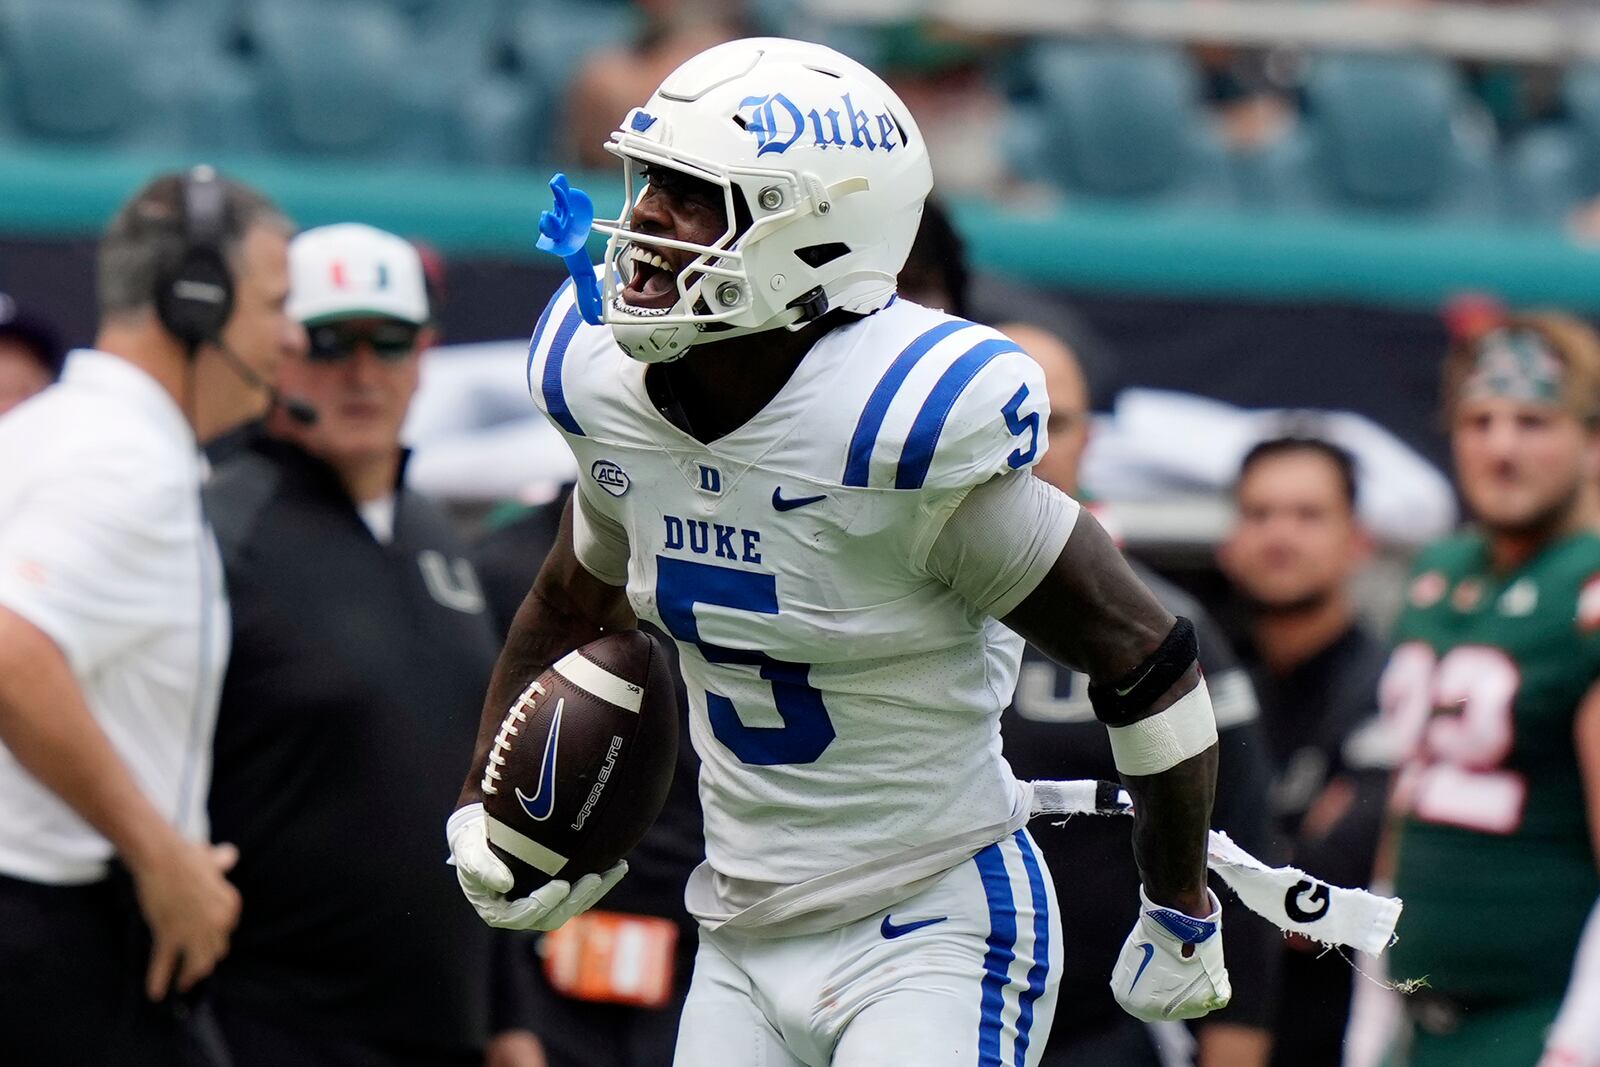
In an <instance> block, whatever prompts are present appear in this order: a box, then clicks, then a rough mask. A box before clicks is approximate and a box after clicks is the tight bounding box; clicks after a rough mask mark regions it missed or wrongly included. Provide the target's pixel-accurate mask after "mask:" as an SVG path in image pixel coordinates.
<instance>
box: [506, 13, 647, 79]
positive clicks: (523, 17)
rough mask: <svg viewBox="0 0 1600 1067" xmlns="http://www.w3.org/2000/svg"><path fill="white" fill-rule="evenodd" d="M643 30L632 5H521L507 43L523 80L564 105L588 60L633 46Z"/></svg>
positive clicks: (513, 61)
mask: <svg viewBox="0 0 1600 1067" xmlns="http://www.w3.org/2000/svg"><path fill="white" fill-rule="evenodd" d="M643 25H644V23H643V19H642V18H641V16H640V14H639V12H638V11H637V10H636V9H634V8H633V7H632V6H631V5H628V4H612V3H594V2H584V0H517V2H516V3H515V5H514V7H513V14H512V18H511V22H510V25H509V30H508V38H507V44H508V46H509V50H510V58H511V61H512V65H513V67H514V69H515V70H516V71H517V72H518V73H519V75H520V76H521V77H522V78H523V80H525V81H528V82H530V83H532V84H534V85H536V86H538V87H539V88H540V89H542V90H543V92H544V95H545V97H546V98H547V99H549V100H551V101H559V100H560V99H561V96H562V93H563V91H564V90H565V88H566V86H567V85H568V84H569V83H570V82H571V80H572V77H573V75H574V74H576V73H577V71H578V68H579V67H580V66H582V64H583V60H584V57H586V56H587V55H588V54H589V53H590V52H593V51H595V50H597V49H601V48H610V47H616V46H619V45H625V44H627V43H629V42H630V41H632V40H633V39H634V37H635V36H636V35H637V34H638V33H639V31H640V30H641V29H642V28H643ZM642 102H643V101H641V103H642Z"/></svg>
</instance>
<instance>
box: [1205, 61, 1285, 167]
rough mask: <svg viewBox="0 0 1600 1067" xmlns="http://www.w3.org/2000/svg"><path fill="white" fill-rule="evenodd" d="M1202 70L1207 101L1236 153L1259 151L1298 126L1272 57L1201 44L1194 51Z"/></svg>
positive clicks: (1277, 64)
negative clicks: (1239, 151)
mask: <svg viewBox="0 0 1600 1067" xmlns="http://www.w3.org/2000/svg"><path fill="white" fill-rule="evenodd" d="M1190 52H1191V54H1192V55H1193V56H1194V58H1195V62H1196V63H1197V64H1198V65H1199V67H1200V72H1201V75H1202V78H1203V82H1202V84H1203V87H1204V88H1203V96H1204V98H1205V100H1206V102H1207V103H1208V104H1209V105H1210V107H1211V110H1212V113H1213V114H1214V115H1216V117H1217V120H1218V123H1219V125H1220V127H1221V131H1222V136H1223V139H1224V140H1225V141H1226V142H1227V143H1228V145H1229V146H1230V147H1232V148H1236V149H1241V150H1244V151H1253V150H1255V149H1259V148H1262V147H1264V146H1266V145H1267V144H1270V143H1271V142H1273V141H1275V140H1277V139H1278V138H1280V137H1282V136H1284V135H1285V134H1287V133H1288V132H1289V130H1290V129H1291V128H1293V126H1294V124H1295V117H1296V116H1295V101H1294V100H1293V97H1292V94H1291V93H1290V92H1289V91H1287V88H1286V87H1285V86H1283V85H1280V84H1278V81H1277V79H1276V78H1275V77H1274V76H1273V74H1274V71H1275V68H1276V67H1277V66H1281V65H1282V64H1281V63H1274V59H1275V57H1274V56H1273V54H1272V53H1270V52H1264V51H1259V50H1250V49H1242V48H1232V47H1229V46H1227V45H1218V44H1198V45H1195V46H1194V47H1193V48H1191V49H1190Z"/></svg>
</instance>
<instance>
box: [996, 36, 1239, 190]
mask: <svg viewBox="0 0 1600 1067" xmlns="http://www.w3.org/2000/svg"><path fill="white" fill-rule="evenodd" d="M1033 74H1034V78H1035V80H1036V82H1037V88H1038V92H1039V97H1040V100H1039V103H1038V104H1037V105H1036V106H1035V107H1034V108H1031V109H1029V110H1028V111H1025V112H1024V113H1023V115H1022V116H1020V117H1019V118H1020V120H1019V122H1018V123H1017V127H1018V128H1019V129H1021V130H1024V131H1027V132H1026V133H1025V134H1024V137H1031V138H1032V140H1033V144H1032V145H1028V146H1026V147H1025V148H1024V151H1028V152H1030V153H1031V155H1032V156H1033V161H1034V162H1035V163H1036V165H1037V166H1038V167H1039V171H1038V173H1042V174H1047V175H1050V176H1051V177H1052V178H1053V179H1054V180H1056V181H1058V182H1060V183H1061V184H1062V185H1063V186H1065V187H1066V189H1067V190H1068V191H1069V192H1071V193H1077V194H1082V195H1085V196H1095V197H1105V198H1109V199H1121V200H1145V201H1159V202H1162V203H1166V204H1172V203H1181V204H1190V205H1204V206H1210V207H1220V206H1223V205H1227V204H1231V203H1232V202H1233V201H1234V199H1235V197H1234V191H1233V186H1232V183H1231V181H1230V179H1229V175H1228V165H1227V160H1226V157H1225V154H1224V150H1223V146H1222V142H1221V140H1220V139H1219V138H1218V137H1217V136H1216V134H1215V133H1214V132H1213V131H1212V129H1211V125H1210V121H1209V119H1208V117H1207V116H1206V114H1205V112H1204V110H1203V109H1202V107H1201V105H1200V91H1199V78H1198V75H1197V74H1196V72H1195V70H1194V68H1193V66H1192V64H1190V63H1189V62H1188V60H1187V58H1186V57H1184V56H1183V55H1182V54H1181V53H1179V52H1175V51H1173V50H1171V49H1166V48H1159V47H1149V46H1141V45H1079V44H1068V45H1053V46H1047V47H1042V48H1040V49H1038V50H1037V52H1036V53H1035V56H1034V65H1033Z"/></svg>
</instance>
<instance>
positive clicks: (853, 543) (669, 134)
mask: <svg viewBox="0 0 1600 1067" xmlns="http://www.w3.org/2000/svg"><path fill="white" fill-rule="evenodd" d="M609 148H610V150H611V151H612V152H613V153H614V154H616V155H617V156H618V157H620V158H621V160H622V162H623V164H624V168H625V175H626V177H627V182H628V194H629V195H628V203H629V205H630V206H629V208H628V209H627V210H626V211H625V213H624V217H623V218H622V219H620V220H618V221H617V222H616V223H602V224H600V225H598V226H597V227H596V228H597V229H599V230H600V231H601V232H603V233H605V234H607V235H608V237H609V243H608V248H607V254H606V258H605V262H604V263H603V264H602V266H601V268H600V271H599V274H600V278H601V280H602V282H603V286H601V287H599V288H598V289H597V288H595V287H594V281H595V275H594V273H593V272H592V271H589V270H587V269H584V267H586V264H584V267H576V266H575V270H574V281H573V282H572V283H570V284H568V285H567V286H565V287H563V289H562V290H561V291H560V292H558V293H557V295H556V296H555V298H554V299H553V300H552V301H551V302H550V304H549V306H548V307H547V308H546V309H545V312H544V314H543V316H541V318H540V320H539V323H538V325H537V327H536V328H535V332H534V337H533V342H532V345H531V348H530V355H529V365H528V381H529V386H530V389H531V392H532V394H533V397H534V400H535V401H536V402H537V403H538V405H539V406H540V407H541V408H542V409H543V410H544V411H545V413H546V414H547V415H548V417H549V418H550V420H551V421H552V422H553V423H554V424H555V425H556V426H557V427H558V428H560V430H561V431H562V432H563V434H565V436H566V439H567V441H568V443H569V444H570V445H571V446H572V449H573V451H574V452H575V453H576V455H577V457H578V460H579V467H580V470H581V472H582V473H581V476H580V479H579V484H578V486H577V489H576V491H575V492H574V494H573V502H572V504H571V506H570V508H569V511H568V514H567V516H566V517H565V519H564V521H563V524H562V528H561V533H560V537H559V540H558V542H557V544H556V546H555V549H554V551H553V552H552V553H551V555H550V558H549V560H548V561H547V562H546V563H545V565H544V567H543V569H542V570H541V571H540V573H539V576H538V577H537V579H536V580H535V582H534V585H533V587H532V589H531V590H530V592H529V594H528V597H527V599H526V600H525V602H524V603H523V605H522V608H521V609H520V611H519V613H518V615H517V618H516V620H515V622H514V625H513V628H512V632H511V633H510V635H509V637H508V639H507V642H506V647H505V649H504V651H503V653H502V655H501V659H500V662H499V665H498V667H497V670H496V675H495V679H494V681H493V683H492V685H491V688H490V692H489V694H488V698H487V701H486V705H485V709H484V719H483V723H484V727H483V733H482V735H481V738H480V742H481V743H480V745H479V751H478V753H477V757H476V763H475V766H474V767H473V768H472V770H471V772H470V773H469V774H468V776H467V785H466V787H465V789H464V791H463V794H462V797H461V806H460V808H459V810H458V811H457V812H456V813H455V814H454V815H453V816H452V817H451V820H450V825H449V827H448V835H449V839H450V844H451V853H452V856H453V858H454V862H455V864H456V868H457V872H458V877H459V879H460V881H461V884H462V887H463V889H464V891H465V892H466V894H467V896H468V897H469V899H471V900H472V902H473V903H474V905H475V906H476V907H477V909H478V911H479V913H480V914H481V915H483V916H484V918H485V919H486V920H488V921H489V922H491V923H494V924H497V925H506V926H521V927H534V928H542V929H548V928H552V927H554V926H556V925H559V924H560V923H561V922H563V921H564V920H565V919H566V918H567V917H568V916H570V915H572V914H575V913H576V912H578V911H581V910H583V909H585V908H587V907H589V906H591V905H592V904H593V903H594V902H595V901H596V900H597V899H599V897H600V895H601V894H603V893H604V892H605V891H606V890H607V888H609V886H610V885H612V884H614V882H615V881H616V880H617V879H618V878H620V877H621V876H622V874H623V873H624V872H625V870H626V868H625V866H624V865H622V864H618V865H617V866H616V867H615V868H613V869H612V870H611V871H609V872H607V873H605V874H604V875H598V874H591V875H586V876H584V877H583V878H581V879H578V880H577V881H575V882H571V883H569V882H568V881H567V880H564V879H557V880H555V881H552V882H550V883H549V884H548V885H546V886H544V887H542V888H541V889H539V890H537V891H535V892H534V893H533V894H532V895H531V896H529V897H526V898H524V899H520V900H507V899H505V897H504V896H503V895H502V894H504V893H505V892H506V891H507V890H509V889H510V887H511V884H512V879H511V874H510V872H509V870H507V868H506V867H505V865H504V864H502V863H501V862H500V861H499V860H497V859H496V858H495V857H494V856H493V854H492V853H491V852H490V851H489V849H488V847H487V843H486V819H485V816H484V814H483V811H482V808H481V805H480V803H479V801H480V800H481V794H480V793H479V791H478V783H479V778H480V775H481V773H482V771H483V768H484V764H485V760H486V757H487V753H488V750H489V746H490V744H491V743H492V739H493V736H494V733H495V731H496V729H497V726H498V724H499V721H500V719H501V717H502V715H503V714H504V711H505V709H506V707H507V706H509V704H510V703H511V701H512V699H513V698H514V697H515V696H516V694H517V693H518V692H520V691H521V690H522V688H523V687H524V686H526V685H527V684H528V682H529V681H530V680H532V679H533V678H535V677H536V676H537V675H538V674H539V673H540V672H542V671H543V670H544V669H545V668H546V667H548V666H549V665H550V664H551V663H552V662H553V661H554V660H555V659H557V658H559V657H560V656H561V655H563V654H564V653H566V652H567V651H568V650H570V649H573V648H575V647H577V646H579V645H581V644H583V643H585V642H587V641H590V640H592V639H593V638H595V637H596V636H598V635H600V634H601V633H603V632H606V631H609V630H612V629H615V628H619V627H629V626H632V625H634V623H635V620H636V619H638V618H644V619H649V620H651V621H652V622H656V623H658V624H659V625H660V626H661V627H662V628H663V629H664V630H666V631H667V632H669V633H670V634H672V636H673V637H674V638H675V639H676V641H677V643H678V646H679V648H680V650H681V652H682V667H683V674H684V678H685V680H686V682H687V683H688V688H689V693H690V700H691V705H692V716H691V723H692V730H691V735H692V740H693V743H694V746H695V749H696V750H697V752H698V753H699V754H700V756H701V759H702V769H701V777H700V795H701V800H702V805H703V807H704V809H705V831H706V853H707V858H706V862H705V863H704V864H703V865H702V866H701V867H700V868H699V869H698V870H697V871H696V872H695V874H694V875H693V877H692V878H691V880H690V883H689V886H688V890H687V902H688V905H689V910H690V911H691V912H692V913H693V914H694V915H695V917H696V919H697V920H698V921H699V923H700V926H701V931H702V933H701V941H700V948H699V953H698V956H697V958H696V963H695V970H694V977H693V982H692V986H691V990H690V993H689V998H688V1003H687V1005H686V1007H685V1010H684V1016H683V1022H682V1025H681V1028H680V1032H679V1038H678V1047H677V1052H676V1062H677V1063H680V1064H691V1065H703V1064H709V1063H718V1064H766V1065H790V1067H798V1065H800V1064H822V1063H833V1064H841V1065H851V1067H858V1065H865V1064H890V1063H893V1064H906V1063H916V1064H919V1065H941V1064H952V1065H953V1064H963V1065H965V1064H970V1063H973V1062H975V1061H976V1062H978V1063H984V1064H997V1065H998V1064H1005V1065H1008V1067H1009V1065H1017V1067H1022V1065H1029V1064H1035V1063H1036V1062H1037V1057H1038V1053H1039V1049H1040V1048H1042V1047H1043V1045H1044V1043H1045V1039H1046V1037H1047V1036H1048V1032H1049V1027H1050V1021H1051V1019H1052V1017H1053V1013H1054V1007H1055V989H1056V985H1057V982H1058V980H1059V977H1060V959H1061V956H1060V923H1059V919H1058V916H1057V914H1056V909H1055V901H1054V897H1053V891H1052V888H1051V879H1050V877H1049V875H1048V872H1047V871H1046V870H1045V869H1044V866H1043V864H1042V862H1041V860H1040V858H1039V855H1038V852H1037V849H1036V848H1035V846H1034V844H1033V842H1032V840H1031V838H1029V836H1028V834H1027V832H1026V830H1025V829H1024V824H1025V822H1026V821H1027V818H1028V816H1029V811H1030V788H1029V787H1028V786H1027V785H1025V784H1023V783H1019V782H1018V781H1017V780H1016V778H1015V777H1014V776H1013V775H1012V773H1011V770H1010V768H1009V767H1008V766H1007V764H1006V763H1005V761H1004V760H1003V759H1002V757H1001V754H1000V732H999V722H1000V712H1001V709H1002V707H1003V706H1004V705H1005V704H1006V702H1007V701H1008V699H1009V698H1010V695H1011V692H1012V689H1013V687H1014V685H1015V682H1016V677H1017V665H1018V658H1019V656H1020V654H1021V650H1022V645H1023V637H1026V638H1027V639H1028V640H1030V641H1032V642H1033V643H1034V644H1035V645H1037V646H1038V647H1040V648H1041V649H1043V650H1045V651H1047V652H1048V653H1049V654H1051V655H1053V656H1055V657H1057V658H1059V659H1060V660H1062V661H1064V662H1069V663H1072V664H1074V665H1076V666H1078V667H1080V668H1082V669H1083V670H1085V671H1086V672H1087V673H1088V674H1089V675H1090V677H1091V678H1092V679H1093V680H1094V682H1095V685H1094V686H1093V687H1092V688H1091V697H1092V699H1093V700H1094V706H1095V710H1096V713H1097V714H1098V715H1099V717H1100V718H1101V719H1102V720H1104V721H1105V722H1106V723H1107V725H1108V726H1109V727H1110V735H1111V738H1112V749H1113V751H1114V753H1115V755H1116V762H1117V766H1118V769H1119V771H1120V772H1121V773H1122V775H1123V777H1124V780H1125V781H1126V783H1127V786H1128V790H1129V792H1130V793H1131V794H1132V796H1133V798H1134V801H1135V803H1136V805H1137V810H1138V816H1137V820H1138V821H1137V824H1136V829H1135V834H1134V849H1135V852H1136V854H1137V858H1138V861H1139V866H1140V870H1141V873H1142V881H1143V886H1142V889H1141V891H1140V892H1141V897H1142V906H1141V909H1140V914H1139V917H1138V920H1137V922H1136V925H1135V928H1134V931H1133V933H1132V934H1131V935H1130V936H1129V938H1128V940H1127V942H1126V944H1125V945H1124V947H1123V952H1122V956H1121V958H1120V960H1119V963H1118V967H1117V970H1116V973H1115V975H1114V978H1113V983H1114V985H1115V991H1116V995H1117V997H1118V999H1119V1001H1120V1002H1121V1003H1122V1004H1123V1005H1124V1006H1125V1007H1126V1008H1127V1009H1128V1010H1129V1011H1131V1012H1133V1013H1135V1014H1137V1015H1139V1016H1141V1017H1144V1018H1152V1019H1156V1018H1191V1017H1196V1016H1199V1015H1203V1014H1205V1013H1206V1012H1208V1011H1210V1010H1212V1009H1213V1008H1216V1007H1220V1006H1221V1005H1223V1004H1225V1003H1226V1002H1227V1000H1228V997H1229V992H1230V991H1229V985H1228V976H1227V972H1226V970H1225V968H1224V966H1223V961H1222V948H1221V934H1220V920H1219V911H1218V903H1217V900H1216V898H1215V897H1214V896H1213V895H1212V894H1211V893H1210V891H1209V890H1208V889H1207V888H1206V881H1205V862H1206V861H1205V848H1206V845H1205V842H1206V829H1207V823H1208V819H1209V815H1210V810H1211V802H1212V793H1213V789H1214V780H1215V775H1216V759H1217V757H1216V736H1217V733H1216V724H1215V721H1214V718H1213V715H1212V710H1211V705H1210V700H1209V698H1208V697H1207V694H1206V687H1205V683H1204V681H1202V680H1201V678H1200V676H1199V673H1198V670H1197V668H1196V666H1195V638H1194V630H1193V627H1192V625H1190V624H1189V623H1188V622H1187V621H1186V620H1183V619H1175V618H1174V617H1173V616H1172V615H1170V614H1168V613H1167V612H1166V611H1165V610H1164V609H1163V608H1162V607H1161V606H1160V604H1159V603H1157V602H1156V601H1155V599H1154V598H1152V597H1151V596H1150V594H1149V593H1148V592H1147V591H1146V590H1145V588H1144V587H1143V586H1142V585H1141V584H1140V583H1139V582H1138V580H1137V579H1136V578H1134V576H1133V575H1132V574H1131V572H1130V571H1129V569H1128V567H1127V564H1126V563H1125V562H1124V561H1123V560H1122V558H1121V556H1120V555H1119V554H1118V553H1117V551H1116V549H1115V548H1114V547H1113V545H1112V543H1111V541H1110V539H1109V538H1108V537H1107V536H1106V535H1105V533H1104V532H1103V531H1102V530H1101V528H1100V527H1099V525H1098V524H1097V523H1096V522H1095V521H1094V519H1093V518H1092V517H1091V516H1089V515H1088V514H1086V513H1083V512H1080V510H1079V508H1078V507H1077V505H1076V504H1075V503H1074V502H1073V501H1072V500H1071V499H1070V498H1069V497H1067V496H1066V495H1065V494H1063V493H1061V492H1059V491H1057V490H1055V489H1053V488H1051V487H1050V486H1048V485H1047V484H1046V483H1044V482H1042V481H1040V480H1039V479H1037V478H1035V477H1033V476H1032V474H1031V473H1030V471H1029V469H1028V468H1029V467H1030V466H1031V465H1032V464H1033V463H1034V462H1035V461H1037V460H1038V458H1039V456H1040V455H1041V454H1042V453H1043V452H1044V450H1045V447H1046V441H1045V423H1046V420H1047V418H1048V405H1047V401H1046V394H1045V386H1044V380H1043V377H1042V375H1041V373H1040V370H1039V368H1038V366H1037V364H1035V363H1034V362H1033V361H1032V360H1030V359H1029V358H1028V357H1027V356H1026V355H1024V354H1023V352H1022V351H1021V350H1020V349H1019V348H1018V347H1017V346H1016V345H1015V344H1014V343H1013V342H1011V341H1010V340H1008V339H1007V338H1005V337H1003V336H1002V335H1000V334H999V333H997V332H995V331H993V330H991V329H988V328H986V327H983V326H978V325H974V324H973V323H970V322H967V321H965V320H962V319H958V318H954V317H951V316H949V315H946V314H944V313H942V312H937V311H933V310H930V309H928V308H924V307H920V306H918V305H916V304H914V303H911V302H910V301H906V300H896V297H895V275H896V273H897V272H898V270H899V269H900V266H901V264H902V263H903V262H904V260H905V258H906V254H907V252H908V250H909V248H910V246H911V242H912V239H913V236H914V235H915V233H916V231H917V225H918V220H919V217H920V214H921V207H922V202H923V198H924V197H925V196H926V195H927V193H928V191H929V187H930V185H931V176H930V170H929V163H928V155H927V151H926V148H925V147H924V145H923V142H922V137H921V135H920V133H919V131H918V129H917V124H916V122H915V121H914V120H913V119H912V117H911V115H910V114H909V113H908V112H907V111H906V109H905V107H904V105H903V104H902V103H901V101H900V100H899V99H898V98H897V97H896V96H895V94H894V93H893V92H892V91H891V90H890V89H889V88H888V86H886V85H885V84H884V83H883V81H882V80H881V79H879V78H878V77H877V76H876V75H874V74H872V73H871V72H870V71H868V70H867V69H866V68H864V67H862V66H861V65H860V64H858V63H855V62H854V61H852V60H849V59H847V58H846V57H844V56H842V55H840V54H838V53H837V52H834V51H832V50H831V49H827V48H823V47H820V46H817V45H812V44H806V43H802V42H796V41H786V40H778V39H756V40H744V41H737V42H732V43H729V44H726V45H721V46H718V47H716V48H713V49H710V50H709V51H706V52H704V53H701V54H700V55H699V56H696V57H695V58H693V59H691V60H690V61H688V62H687V63H685V64H684V65H683V66H682V67H680V68H679V69H678V70H677V71H675V72H674V73H673V74H672V75H671V76H670V77H669V78H668V79H667V80H666V82H664V83H663V84H662V86H661V87H660V89H658V90H657V91H656V93H655V94H654V95H653V96H652V97H651V98H650V99H649V100H648V101H647V102H646V103H645V105H644V106H643V107H640V108H636V109H635V110H633V111H632V112H630V113H629V114H628V115H627V116H626V117H625V118H624V120H623V122H622V124H621V126H620V128H619V129H618V130H617V131H616V132H615V133H613V134H612V138H611V141H610V144H609ZM546 235H547V237H548V236H549V233H548V231H547V234H546ZM578 262H580V263H582V262H583V261H578ZM602 320H603V321H602ZM1002 620H1003V623H1004V624H1003V625H1002Z"/></svg>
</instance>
